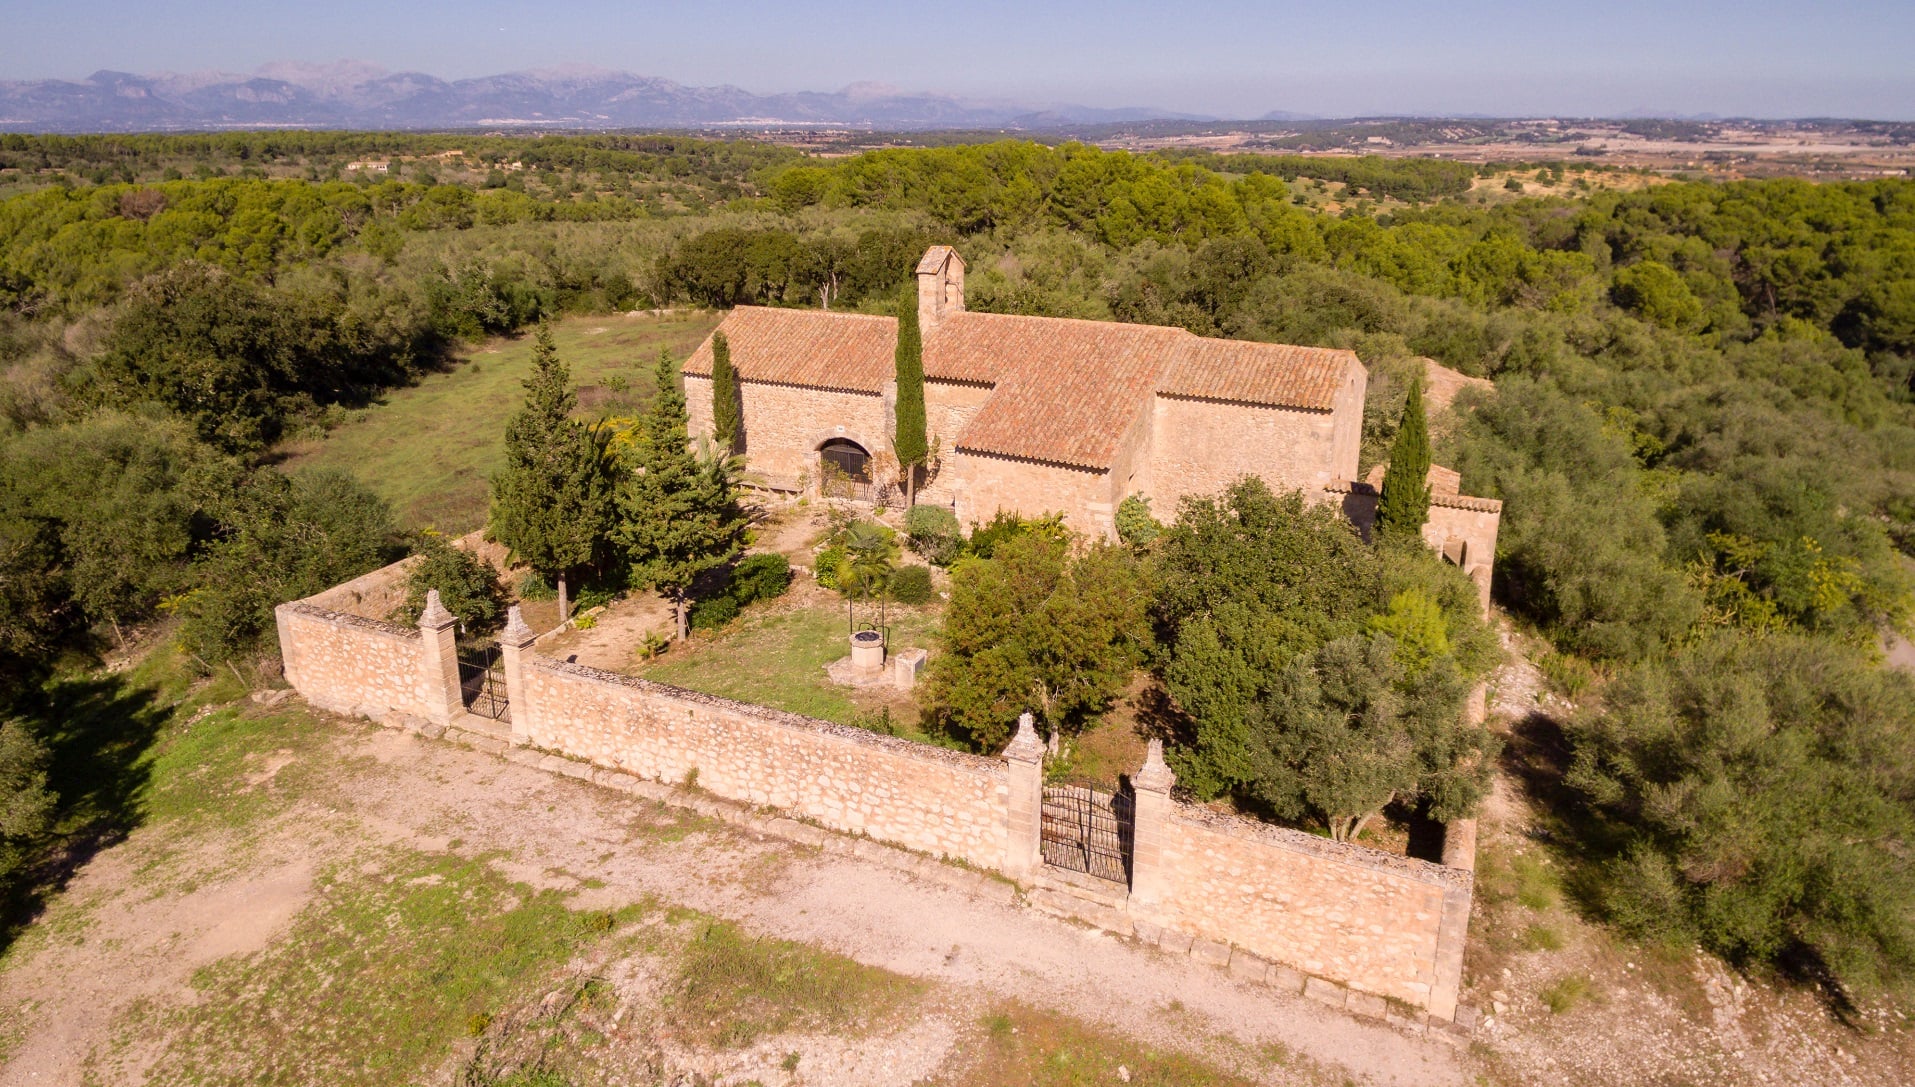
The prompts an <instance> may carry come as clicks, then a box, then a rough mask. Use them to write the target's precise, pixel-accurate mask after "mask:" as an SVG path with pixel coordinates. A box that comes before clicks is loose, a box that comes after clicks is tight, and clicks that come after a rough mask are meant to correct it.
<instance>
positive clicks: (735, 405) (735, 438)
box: [711, 332, 745, 456]
mask: <svg viewBox="0 0 1915 1087" xmlns="http://www.w3.org/2000/svg"><path fill="white" fill-rule="evenodd" d="M711 423H712V433H713V436H714V437H715V438H716V439H717V441H718V448H719V449H721V450H723V451H724V452H725V454H726V455H727V456H730V455H735V454H737V453H740V452H743V443H742V442H741V440H740V439H742V438H743V437H744V436H745V407H744V403H743V401H741V400H740V399H739V395H738V375H737V374H736V373H734V372H732V368H731V342H730V341H728V340H726V339H725V334H724V333H723V332H714V333H712V337H711Z"/></svg>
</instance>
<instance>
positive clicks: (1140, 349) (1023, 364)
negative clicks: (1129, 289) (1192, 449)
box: [924, 313, 1195, 469]
mask: <svg viewBox="0 0 1915 1087" xmlns="http://www.w3.org/2000/svg"><path fill="white" fill-rule="evenodd" d="M1194 338H1195V337H1193V336H1191V335H1190V333H1188V332H1185V331H1184V330H1182V329H1178V328H1159V327H1157V326H1155V325H1125V324H1117V323H1115V322H1110V321H1079V320H1069V319H1063V318H1055V317H1013V316H1009V315H1006V314H997V313H958V314H952V315H951V316H949V317H947V318H945V319H944V321H942V322H941V323H940V324H939V325H938V326H937V327H936V328H935V329H933V330H932V331H931V332H930V333H929V334H928V335H926V337H925V351H924V372H925V376H926V377H934V378H944V379H946V380H956V381H989V382H992V383H993V384H995V385H996V388H995V389H994V390H993V391H992V393H991V397H990V399H988V400H986V401H985V402H984V406H983V407H982V408H981V409H979V411H978V413H977V415H976V416H974V417H973V418H972V419H971V422H970V423H969V425H967V426H966V427H965V428H964V432H963V433H962V434H959V435H958V436H957V439H956V445H957V447H958V448H959V449H966V450H972V451H974V452H979V453H996V454H999V455H1000V456H1007V457H1024V458H1027V459H1030V460H1042V461H1051V462H1054V463H1058V464H1069V465H1075V466H1077V467H1080V468H1097V469H1103V468H1109V467H1110V465H1111V461H1112V460H1113V459H1114V458H1115V456H1116V453H1117V447H1118V445H1119V444H1120V443H1121V442H1122V440H1123V437H1124V434H1125V433H1126V432H1127V431H1128V430H1129V429H1130V428H1131V426H1132V425H1133V424H1134V423H1135V422H1136V420H1137V418H1138V416H1139V415H1140V413H1141V412H1142V411H1143V410H1144V408H1145V407H1146V406H1147V405H1148V404H1149V402H1150V395H1151V393H1152V392H1153V391H1154V390H1155V388H1156V384H1157V378H1158V375H1159V374H1160V373H1161V372H1162V371H1163V367H1164V362H1165V360H1166V359H1168V358H1169V357H1170V356H1171V355H1172V353H1173V352H1174V351H1175V350H1176V348H1177V344H1178V342H1179V341H1180V340H1182V339H1194Z"/></svg>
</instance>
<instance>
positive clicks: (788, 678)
mask: <svg viewBox="0 0 1915 1087" xmlns="http://www.w3.org/2000/svg"><path fill="white" fill-rule="evenodd" d="M792 592H793V596H798V595H799V594H803V598H802V599H799V600H792V601H789V602H787V601H782V600H781V601H780V602H779V603H778V605H777V606H774V607H770V608H764V609H750V610H747V611H746V613H745V614H744V615H741V616H739V617H738V619H736V620H734V621H733V622H732V624H731V625H730V626H728V627H726V628H725V629H724V630H721V631H718V632H716V633H715V634H710V635H706V634H700V635H698V636H696V637H694V638H693V639H692V641H691V644H689V645H686V646H681V647H679V648H677V649H674V650H672V651H671V652H669V653H667V654H665V655H664V656H662V657H660V658H658V659H657V660H653V661H648V662H645V663H642V664H639V665H637V666H636V667H635V668H634V669H633V671H634V672H635V673H636V674H638V675H641V676H644V677H645V678H646V679H651V680H657V681H658V682H660V683H670V684H673V685H675V686H679V687H688V688H690V689H692V690H694V691H704V692H705V693H707V694H715V695H719V696H721V697H724V698H735V699H737V700H738V701H740V702H752V703H756V704H758V705H761V706H770V707H772V708H774V709H780V710H785V711H786V712H789V713H802V714H804V715H806V716H807V717H822V718H824V719H825V720H827V721H837V722H839V723H841V724H847V725H859V726H862V727H866V728H870V727H874V726H875V725H876V723H877V721H878V720H879V719H881V716H882V714H883V713H884V711H885V710H886V709H889V710H890V713H891V724H892V726H893V728H894V729H895V731H896V733H897V734H898V735H900V736H906V737H909V738H912V739H923V737H922V736H920V735H919V734H918V732H917V710H916V707H915V704H914V703H912V702H911V700H910V696H909V694H908V693H906V692H903V691H899V690H897V689H896V688H893V687H890V686H879V687H860V688H853V687H843V686H839V685H838V684H836V683H833V682H831V680H830V678H829V677H827V676H826V675H825V665H827V664H830V663H831V662H832V661H835V660H837V659H838V658H839V657H843V656H846V655H848V654H849V653H850V647H849V646H848V645H847V644H846V637H847V628H846V626H845V613H844V603H843V601H842V600H841V599H840V598H839V597H838V596H837V594H835V593H828V592H826V591H825V590H821V589H816V588H815V587H811V586H794V587H793V590H792ZM860 617H862V610H861V612H860ZM938 623H939V617H938V613H937V611H936V610H935V609H934V608H931V607H923V608H905V607H894V608H893V609H892V611H891V644H892V646H893V647H895V648H908V647H914V646H915V647H922V648H930V647H931V646H932V642H933V639H934V638H935V636H936V632H937V629H938Z"/></svg>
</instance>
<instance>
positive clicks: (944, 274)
mask: <svg viewBox="0 0 1915 1087" xmlns="http://www.w3.org/2000/svg"><path fill="white" fill-rule="evenodd" d="M963 312H964V258H963V257H960V256H958V255H957V250H955V249H953V248H951V247H950V246H948V245H934V246H932V247H931V248H929V249H927V250H925V251H924V259H922V260H920V261H918V325H919V327H921V328H923V329H925V330H927V331H928V330H930V329H933V328H936V327H937V325H938V322H939V321H941V320H943V319H944V317H945V316H946V315H948V314H952V313H963Z"/></svg>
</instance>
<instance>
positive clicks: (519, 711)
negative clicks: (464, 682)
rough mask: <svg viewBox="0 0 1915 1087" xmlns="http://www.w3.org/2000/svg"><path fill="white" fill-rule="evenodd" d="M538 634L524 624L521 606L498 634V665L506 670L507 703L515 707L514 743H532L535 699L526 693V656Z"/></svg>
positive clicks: (506, 619) (515, 609) (517, 607)
mask: <svg viewBox="0 0 1915 1087" xmlns="http://www.w3.org/2000/svg"><path fill="white" fill-rule="evenodd" d="M536 637H537V635H535V634H533V633H532V628H531V627H529V626H526V625H525V616H523V615H521V614H520V613H519V606H518V605H517V604H514V605H512V608H511V610H510V611H508V612H506V613H505V629H504V630H503V631H500V632H499V663H500V665H501V667H503V668H504V670H505V700H506V704H507V705H509V706H511V707H512V742H513V743H514V744H520V745H523V744H529V743H531V742H532V700H531V698H530V697H529V696H528V695H527V694H526V692H525V654H526V653H527V652H529V651H530V650H531V648H532V642H533V641H534V639H536Z"/></svg>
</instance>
